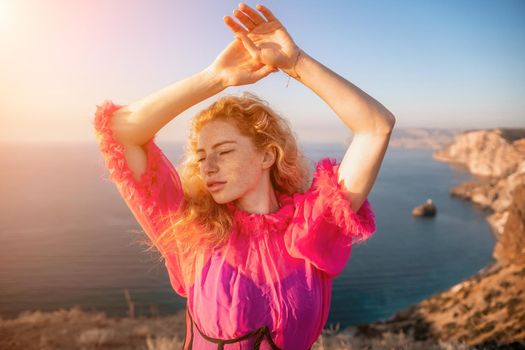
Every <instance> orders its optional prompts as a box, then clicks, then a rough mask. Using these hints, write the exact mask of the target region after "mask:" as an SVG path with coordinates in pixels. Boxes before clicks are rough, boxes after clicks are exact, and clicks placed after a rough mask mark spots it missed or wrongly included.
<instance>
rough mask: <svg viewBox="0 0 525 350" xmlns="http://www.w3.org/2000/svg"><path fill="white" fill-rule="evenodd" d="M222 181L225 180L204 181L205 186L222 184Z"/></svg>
mask: <svg viewBox="0 0 525 350" xmlns="http://www.w3.org/2000/svg"><path fill="white" fill-rule="evenodd" d="M224 183H226V181H208V182H206V186H208V187H212V186H213V185H215V184H224Z"/></svg>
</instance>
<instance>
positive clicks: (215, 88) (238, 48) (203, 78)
mask: <svg viewBox="0 0 525 350" xmlns="http://www.w3.org/2000/svg"><path fill="white" fill-rule="evenodd" d="M276 71H277V69H276V68H274V67H272V66H268V65H264V64H261V63H260V62H258V61H257V60H254V59H253V58H252V57H251V56H250V54H249V53H248V52H247V51H246V49H245V48H244V46H243V44H242V43H241V41H240V40H239V39H234V40H233V41H232V42H230V43H229V44H228V45H227V46H226V48H225V49H224V50H223V51H222V52H221V53H220V54H219V55H218V56H217V58H216V59H215V60H214V61H213V62H212V63H211V64H210V65H209V66H208V67H206V68H205V69H203V70H202V71H200V72H198V73H196V74H194V75H192V76H190V77H188V78H186V79H183V80H181V81H178V82H175V83H173V84H172V85H169V86H167V87H165V88H163V89H161V90H159V91H156V92H154V93H152V94H150V95H148V96H146V97H144V98H142V99H140V100H137V101H134V102H132V103H130V104H128V105H125V106H122V107H121V108H119V109H118V110H116V111H115V112H114V114H113V116H112V118H111V129H112V131H113V133H114V137H115V138H116V139H117V140H118V141H119V142H120V143H121V144H122V145H123V146H124V154H125V157H126V160H127V162H128V163H129V167H130V169H131V170H132V172H133V175H134V177H135V178H136V179H139V178H140V177H141V175H142V174H143V172H144V170H145V168H146V165H147V150H146V143H147V142H148V141H149V140H150V139H152V138H153V137H154V136H155V135H156V134H157V132H158V131H159V130H160V129H161V128H162V127H164V126H165V125H166V124H168V123H169V122H170V121H171V120H172V119H173V118H175V117H176V116H177V115H179V114H181V113H182V112H183V111H185V110H186V109H188V108H190V107H191V106H193V105H195V104H197V103H199V102H201V101H203V100H205V99H207V98H208V97H211V96H213V95H215V94H217V93H219V92H221V91H222V90H224V89H225V88H227V87H228V86H236V85H245V84H251V83H254V82H256V81H258V80H259V79H262V78H263V77H265V76H267V75H268V74H270V73H272V72H276Z"/></svg>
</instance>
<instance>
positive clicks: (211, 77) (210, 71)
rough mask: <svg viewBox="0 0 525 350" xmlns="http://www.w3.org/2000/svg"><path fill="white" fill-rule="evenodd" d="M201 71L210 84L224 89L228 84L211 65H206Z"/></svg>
mask: <svg viewBox="0 0 525 350" xmlns="http://www.w3.org/2000/svg"><path fill="white" fill-rule="evenodd" d="M201 73H202V74H203V75H204V76H205V77H206V79H207V80H208V81H209V83H210V85H211V86H213V87H215V88H218V89H225V88H227V87H228V86H229V85H228V83H227V82H226V80H225V79H224V78H223V77H222V75H221V74H220V73H219V72H217V70H216V69H215V68H214V67H213V66H208V67H206V68H205V69H204V70H203V71H202V72H201Z"/></svg>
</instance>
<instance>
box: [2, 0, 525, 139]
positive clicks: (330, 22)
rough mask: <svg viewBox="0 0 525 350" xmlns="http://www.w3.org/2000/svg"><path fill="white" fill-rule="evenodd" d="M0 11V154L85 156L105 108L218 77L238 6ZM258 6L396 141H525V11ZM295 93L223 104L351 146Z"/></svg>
mask: <svg viewBox="0 0 525 350" xmlns="http://www.w3.org/2000/svg"><path fill="white" fill-rule="evenodd" d="M0 3H1V6H0V18H1V19H2V22H3V24H2V26H1V27H0V40H1V42H0V43H1V44H2V46H1V47H2V48H4V50H5V51H4V52H3V53H2V54H1V55H0V56H1V57H2V58H0V62H2V64H1V65H0V75H1V76H3V77H4V78H3V79H2V81H0V95H1V96H2V107H3V112H4V113H3V115H2V116H0V118H1V119H0V122H1V123H2V125H3V127H2V128H0V140H24V141H38V140H52V141H73V140H75V141H88V142H89V141H93V133H92V127H91V124H90V120H91V119H92V115H93V113H94V110H95V105H96V104H99V103H101V102H102V101H103V100H105V99H111V100H113V101H114V102H116V103H120V104H126V103H129V102H131V101H133V100H135V99H139V98H142V97H144V96H146V95H147V94H149V93H151V92H154V91H156V90H159V89H161V88H163V87H165V86H167V85H169V84H171V83H174V82H176V81H177V80H180V79H183V78H185V77H188V76H190V75H192V74H195V73H197V72H199V71H200V70H202V69H204V68H205V67H206V66H208V65H209V64H210V63H211V62H212V61H213V59H214V58H215V57H216V56H217V55H218V54H219V52H220V51H221V50H222V49H223V48H224V47H225V46H226V45H227V44H228V43H229V42H230V41H231V40H232V38H233V34H232V33H231V31H230V30H229V28H228V27H227V26H226V25H225V24H224V22H223V20H222V17H223V16H224V15H231V12H232V10H233V9H234V8H236V6H237V4H238V2H235V1H191V2H190V1H173V0H172V1H168V0H158V1H138V0H133V1H124V0H118V1H117V0H114V1H89V2H70V1H65V0H48V1H46V2H39V1H29V0H17V1H15V0H0ZM245 3H247V4H248V5H251V6H253V7H254V6H255V5H256V4H257V3H258V2H254V1H245ZM261 3H262V4H263V5H265V6H267V7H268V8H270V10H272V11H273V13H274V14H275V15H276V17H277V18H279V19H280V21H281V22H282V23H283V24H284V26H285V27H286V28H287V30H288V32H289V33H290V34H291V35H292V37H293V38H294V40H295V41H296V43H297V44H298V45H299V46H300V47H301V48H302V49H303V50H304V51H306V52H307V53H308V54H310V55H311V56H312V57H314V58H315V59H316V60H318V61H320V62H321V63H322V64H324V65H326V66H327V67H328V68H330V69H332V70H333V71H335V72H336V73H338V74H339V75H341V76H343V77H344V78H346V79H347V80H349V81H350V82H352V83H353V84H355V85H357V86H358V87H359V88H361V89H362V90H364V91H365V92H366V93H368V94H369V95H371V96H372V97H374V98H375V99H377V100H378V101H379V102H381V103H382V104H383V105H385V107H387V108H388V109H389V110H390V111H392V112H393V113H394V114H395V116H396V119H397V124H396V127H399V128H402V127H438V128H492V127H525V113H524V112H525V101H524V100H525V98H524V97H525V65H524V62H525V40H524V38H525V21H523V19H524V18H525V1H510V0H502V1H331V2H321V1H265V2H261ZM286 82H287V76H286V75H284V74H283V73H280V72H279V73H275V74H272V75H271V76H269V77H267V78H265V79H264V80H262V81H259V82H258V83H256V84H253V85H245V86H241V87H230V88H228V89H226V90H225V91H224V92H223V93H221V94H228V93H236V92H239V91H245V90H246V91H251V92H254V93H256V94H258V95H259V96H260V97H262V98H264V99H265V100H267V101H268V102H269V103H270V105H271V106H272V107H274V108H275V110H277V111H278V112H280V113H281V114H282V115H283V116H285V117H286V118H288V119H289V120H290V121H291V124H292V126H293V127H294V128H295V130H296V133H297V135H298V137H299V140H300V141H311V142H323V141H334V140H337V141H343V140H344V139H345V138H346V137H347V136H348V135H349V134H350V130H348V129H347V128H346V126H345V125H344V124H343V123H342V121H340V120H339V118H338V117H337V115H336V114H335V113H334V112H333V111H332V110H331V109H330V108H329V107H328V106H327V105H326V104H325V103H324V102H323V101H322V100H321V99H320V98H319V97H318V96H317V95H316V94H315V93H314V92H312V91H311V90H309V89H308V88H307V87H306V86H304V85H302V84H301V83H299V82H296V81H293V80H292V81H291V82H290V85H289V86H288V88H286V87H285V85H286ZM218 96H220V95H218ZM218 96H215V97H211V98H210V99H207V100H205V101H203V102H201V103H199V104H198V105H196V106H194V107H192V108H190V109H188V110H187V111H185V112H184V113H182V114H181V115H180V116H178V117H177V118H175V119H174V120H173V121H172V122H171V123H170V124H168V125H167V126H166V127H165V128H164V129H162V130H161V131H160V132H159V134H158V139H159V140H160V141H183V140H184V139H185V138H186V137H187V134H188V133H187V129H188V127H189V122H190V119H191V117H192V116H193V115H194V114H195V113H196V112H197V111H199V110H201V109H203V108H205V107H206V106H208V105H209V104H210V103H212V102H213V101H214V100H215V99H216V98H217V97H218Z"/></svg>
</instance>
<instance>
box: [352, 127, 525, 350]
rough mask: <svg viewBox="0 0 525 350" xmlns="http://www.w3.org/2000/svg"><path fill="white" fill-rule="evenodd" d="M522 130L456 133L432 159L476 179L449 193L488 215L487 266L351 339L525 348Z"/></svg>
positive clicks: (364, 327) (524, 152)
mask: <svg viewBox="0 0 525 350" xmlns="http://www.w3.org/2000/svg"><path fill="white" fill-rule="evenodd" d="M524 145H525V129H495V130H486V131H483V130H476V131H471V132H465V133H462V134H460V135H457V136H456V138H455V141H454V142H453V143H452V144H450V145H448V146H446V148H445V149H443V150H440V151H438V152H436V153H435V159H438V160H442V161H450V162H455V163H461V164H464V165H465V166H467V168H468V169H469V170H470V171H471V172H472V173H474V174H476V175H482V176H484V177H483V178H480V179H479V182H472V181H469V182H467V183H464V184H462V185H460V186H457V187H455V188H453V189H452V190H451V195H454V196H459V197H462V198H465V199H468V200H470V201H472V202H473V203H475V204H476V205H479V206H480V207H482V208H484V209H487V210H490V211H491V214H490V215H489V216H488V217H487V221H488V222H489V224H490V226H491V228H492V230H493V232H494V234H495V237H496V241H497V243H496V245H495V247H494V251H493V258H494V259H493V261H492V262H491V263H490V264H489V265H488V266H487V267H485V268H484V269H482V270H481V271H479V272H478V273H477V274H475V275H474V276H472V277H470V278H468V279H466V280H465V281H463V282H461V283H459V284H457V285H455V286H453V287H452V288H450V289H449V290H446V291H443V292H440V293H436V294H434V295H432V296H431V297H429V298H428V299H426V300H424V301H422V302H420V303H418V304H415V305H412V306H410V307H409V308H407V309H405V310H401V311H399V312H397V313H396V314H395V315H393V317H391V318H390V319H388V320H386V321H382V322H376V323H373V324H369V325H359V326H358V330H359V332H358V334H360V335H364V336H368V337H370V336H372V337H374V336H379V335H381V334H384V333H385V332H394V333H397V332H403V333H406V334H410V335H412V336H413V337H414V339H415V340H425V339H436V340H443V341H450V340H454V341H457V342H460V343H464V344H467V345H469V346H478V347H481V348H498V347H503V346H506V347H505V348H523V347H525V288H524V287H525V148H524Z"/></svg>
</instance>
